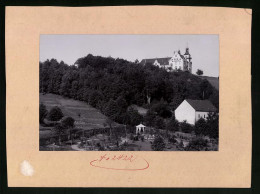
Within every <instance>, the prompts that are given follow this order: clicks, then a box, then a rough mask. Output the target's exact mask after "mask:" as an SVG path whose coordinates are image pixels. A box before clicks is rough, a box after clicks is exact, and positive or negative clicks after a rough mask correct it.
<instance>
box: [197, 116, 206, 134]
mask: <svg viewBox="0 0 260 194" xmlns="http://www.w3.org/2000/svg"><path fill="white" fill-rule="evenodd" d="M208 132H209V126H208V125H207V123H206V121H205V119H203V118H200V119H199V120H198V121H197V122H196V123H195V134H196V135H207V134H208Z"/></svg>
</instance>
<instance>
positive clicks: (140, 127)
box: [135, 124, 146, 134]
mask: <svg viewBox="0 0 260 194" xmlns="http://www.w3.org/2000/svg"><path fill="white" fill-rule="evenodd" d="M135 128H136V134H143V133H144V132H145V128H146V126H145V125H143V124H139V125H137V126H136V127H135Z"/></svg>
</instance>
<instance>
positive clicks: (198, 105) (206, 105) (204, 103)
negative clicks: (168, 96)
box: [186, 99, 217, 112]
mask: <svg viewBox="0 0 260 194" xmlns="http://www.w3.org/2000/svg"><path fill="white" fill-rule="evenodd" d="M186 101H187V102H188V103H189V104H190V105H191V106H192V107H193V108H194V109H195V110H196V111H202V112H216V111H217V109H216V107H215V106H214V105H213V104H212V103H211V102H210V101H209V100H191V99H186Z"/></svg>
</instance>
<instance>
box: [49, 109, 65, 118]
mask: <svg viewBox="0 0 260 194" xmlns="http://www.w3.org/2000/svg"><path fill="white" fill-rule="evenodd" d="M62 117H63V113H62V111H61V109H60V108H59V107H58V106H55V107H53V108H52V109H51V110H50V112H49V114H48V119H49V120H50V121H59V120H60V119H61V118H62Z"/></svg>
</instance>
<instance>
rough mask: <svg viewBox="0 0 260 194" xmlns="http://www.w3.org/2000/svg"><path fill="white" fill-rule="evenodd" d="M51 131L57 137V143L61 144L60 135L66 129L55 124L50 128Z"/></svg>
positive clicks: (64, 132)
mask: <svg viewBox="0 0 260 194" xmlns="http://www.w3.org/2000/svg"><path fill="white" fill-rule="evenodd" d="M52 132H53V134H54V135H56V136H58V137H59V145H61V136H62V135H64V134H66V129H65V128H64V127H63V126H61V125H56V126H55V127H54V128H53V129H52Z"/></svg>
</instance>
